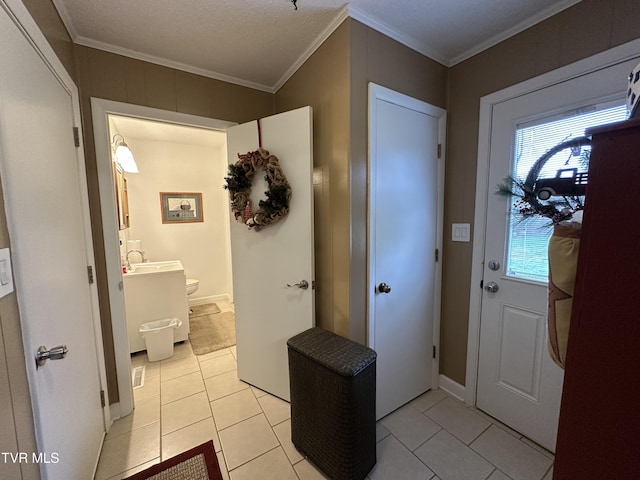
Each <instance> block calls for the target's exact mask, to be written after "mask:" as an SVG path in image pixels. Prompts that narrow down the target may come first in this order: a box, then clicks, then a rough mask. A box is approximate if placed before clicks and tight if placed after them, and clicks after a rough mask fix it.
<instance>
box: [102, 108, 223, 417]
mask: <svg viewBox="0 0 640 480" xmlns="http://www.w3.org/2000/svg"><path fill="white" fill-rule="evenodd" d="M91 104H92V116H93V127H94V139H95V144H96V162H97V169H98V181H99V189H100V203H101V214H102V224H103V236H104V247H105V258H106V264H107V265H106V268H107V279H108V291H109V305H110V310H111V323H112V328H113V337H114V351H115V352H114V353H115V364H116V376H117V383H118V390H119V401H118V402H116V403H113V404H112V405H111V413H112V418H120V417H122V416H125V415H128V414H129V413H131V411H132V410H133V394H132V388H131V373H130V369H131V358H130V351H129V342H128V332H127V330H128V329H127V322H126V314H125V305H124V298H123V295H122V289H123V284H122V250H121V243H123V245H122V246H123V247H124V248H123V250H125V255H126V252H127V251H128V250H126V249H127V243H126V242H127V241H131V240H134V241H135V240H142V241H143V249H146V252H145V253H146V255H149V256H150V257H154V258H155V259H157V260H166V259H167V258H160V257H165V256H176V255H179V256H181V257H183V258H185V259H187V260H185V263H187V265H192V266H190V267H188V268H189V270H187V272H188V273H190V270H191V269H193V272H194V275H193V276H194V277H196V278H197V276H198V275H200V273H199V272H200V270H199V269H200V268H201V267H202V263H204V262H202V261H201V260H199V256H198V249H197V248H195V247H194V246H195V245H197V244H202V243H203V242H204V241H203V240H202V239H198V238H196V237H197V235H196V234H197V233H198V232H187V233H191V235H188V234H185V233H184V232H185V230H184V229H183V228H184V227H185V226H189V225H166V226H167V227H173V228H174V229H175V228H177V229H178V233H176V230H173V231H171V230H167V231H169V232H171V234H170V235H167V234H166V232H160V233H159V232H157V231H154V230H153V227H152V226H150V224H151V222H149V221H147V220H154V221H155V223H156V224H158V223H160V224H161V222H159V220H160V219H161V199H160V192H159V191H156V192H155V193H154V190H157V189H158V188H163V189H164V188H166V189H167V190H166V191H173V190H177V189H179V188H180V187H176V188H169V185H176V183H175V182H183V183H182V184H181V185H185V187H184V188H187V187H186V185H188V182H189V178H190V177H191V178H192V179H193V178H196V177H198V176H202V172H201V171H199V172H196V173H195V174H194V169H195V168H197V167H196V166H194V164H193V159H194V154H195V152H194V149H195V150H200V151H202V150H204V151H206V150H207V149H210V150H211V151H212V152H213V153H212V155H215V154H216V153H215V150H216V149H218V150H222V153H221V154H220V155H219V156H220V158H221V161H219V162H216V164H217V167H218V168H219V170H220V182H215V179H208V183H209V184H210V185H211V188H212V189H215V188H216V187H217V186H218V187H219V190H220V191H221V192H219V193H220V195H222V197H221V198H223V196H224V190H223V189H222V184H223V175H224V172H225V171H226V150H225V145H226V140H225V139H226V133H225V131H226V128H227V127H229V126H232V125H235V123H233V122H226V121H221V120H214V119H210V118H205V117H198V116H194V115H187V114H180V113H176V112H170V111H165V110H159V109H154V108H148V107H141V106H137V105H130V104H126V103H121V102H113V101H108V100H102V99H96V98H92V99H91ZM154 130H155V131H156V133H153V132H154ZM116 133H120V134H121V135H123V136H124V137H125V138H126V139H127V141H128V142H129V143H130V144H131V145H134V144H135V143H137V144H138V146H140V147H141V148H140V149H139V150H142V151H145V152H146V153H145V154H144V155H139V159H140V160H141V161H140V162H138V163H139V170H140V173H138V174H133V173H132V174H130V177H131V178H130V182H129V185H128V188H131V187H134V189H135V190H136V192H135V194H134V195H133V197H134V199H135V198H136V197H139V199H140V200H139V203H138V202H130V206H131V207H132V208H133V211H130V212H129V214H130V217H136V218H137V220H135V221H134V220H133V218H132V220H131V228H129V229H122V230H119V229H118V227H117V226H118V225H120V219H119V218H118V209H117V204H116V198H117V193H116V189H115V184H114V178H113V167H112V155H111V143H112V141H111V140H112V138H113V135H115V134H116ZM212 135H213V137H217V139H215V140H213V139H209V140H206V141H205V140H202V138H205V137H207V136H212ZM158 137H160V141H158ZM163 138H164V139H163ZM196 138H200V139H201V140H199V143H200V147H197V148H196V147H193V144H194V142H195V139H196ZM134 139H135V142H134V141H132V140H134ZM154 139H155V140H154ZM189 142H191V144H192V146H191V147H189V146H188V145H189ZM207 142H209V145H207ZM212 143H215V144H216V145H217V147H214V146H212V145H211V144H212ZM134 150H135V148H134ZM139 153H142V152H139ZM136 161H138V160H136ZM175 164H177V165H178V168H175V167H176V165H175ZM143 165H144V167H143ZM180 165H182V166H183V167H182V168H181V167H180ZM172 168H173V170H172V173H171V174H170V177H169V178H167V179H166V181H168V182H170V184H166V185H167V186H166V187H164V186H159V184H158V183H157V182H162V181H163V180H162V179H158V178H155V179H154V173H153V172H154V170H157V171H156V175H157V174H158V173H159V171H160V169H161V170H162V172H164V173H165V174H166V173H167V172H169V170H171V169H172ZM201 168H202V167H201ZM144 169H146V173H145V170H144ZM133 175H139V178H135V179H133V180H132V178H133ZM160 176H166V175H160ZM145 177H146V178H147V179H151V180H150V183H148V184H147V185H146V186H145V183H146V182H145V181H144V178H145ZM212 180H213V181H212ZM136 183H138V184H139V185H137V187H136V186H135V184H136ZM218 184H219V185H218ZM195 188H200V187H195ZM187 190H192V189H187ZM128 193H129V196H131V193H133V192H132V191H129V192H128ZM151 197H153V198H151ZM205 198H206V197H205ZM130 200H131V199H130ZM136 203H137V205H136ZM226 207H227V204H226V202H225V201H224V200H221V201H220V202H219V204H218V205H217V206H216V205H215V204H214V203H212V204H211V205H209V208H208V206H207V205H206V204H205V205H204V209H207V210H205V212H209V214H210V215H211V214H213V210H212V209H217V208H219V209H220V212H222V211H224V212H225V214H224V215H223V214H222V213H220V215H219V222H215V223H217V224H218V227H220V230H221V231H222V232H226V237H225V236H224V235H220V242H221V249H222V250H225V253H224V254H223V255H222V256H221V258H222V260H221V262H224V263H225V269H227V271H228V272H230V269H231V263H230V262H231V261H230V255H227V254H226V252H228V251H229V249H230V243H229V216H228V215H226ZM212 216H213V215H212ZM136 222H137V223H138V225H137V227H136ZM208 223H209V222H208ZM210 223H211V224H213V222H210ZM145 224H146V226H145ZM192 225H193V224H192ZM202 225H206V224H199V226H202ZM181 227H183V228H181ZM136 228H137V230H136ZM125 230H130V231H129V232H125ZM181 230H182V231H181ZM139 234H140V237H142V234H144V236H145V237H147V239H148V240H145V238H137V236H138V235H139ZM176 236H178V237H180V238H176ZM152 239H153V243H152V242H151V240H152ZM165 240H166V241H165ZM130 245H131V244H130ZM133 255H134V254H132V255H131V256H132V257H133ZM131 259H133V258H131ZM125 261H126V259H125ZM211 261H215V259H209V260H208V262H211ZM202 276H203V277H206V274H205V273H203V274H202ZM230 277H231V275H230V273H229V275H228V279H226V280H224V281H227V280H228V282H229V285H230V284H231V281H230ZM211 283H215V281H214V280H211ZM228 288H229V290H228V293H229V295H232V292H231V286H229V287H228ZM204 293H206V290H205V292H204Z"/></svg>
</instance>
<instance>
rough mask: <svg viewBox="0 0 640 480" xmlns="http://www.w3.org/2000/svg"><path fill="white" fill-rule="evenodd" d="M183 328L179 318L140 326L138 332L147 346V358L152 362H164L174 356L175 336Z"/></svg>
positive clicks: (165, 319)
mask: <svg viewBox="0 0 640 480" xmlns="http://www.w3.org/2000/svg"><path fill="white" fill-rule="evenodd" d="M181 326H182V320H180V319H178V318H164V319H162V320H156V321H154V322H147V323H143V324H142V325H140V329H139V330H138V331H139V332H140V334H141V335H142V337H143V338H144V343H145V344H146V346H147V357H148V358H149V361H150V362H157V361H158V360H164V359H165V358H169V357H171V356H172V355H173V334H174V332H175V331H176V330H177V329H178V328H180V327H181Z"/></svg>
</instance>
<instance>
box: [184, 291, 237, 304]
mask: <svg viewBox="0 0 640 480" xmlns="http://www.w3.org/2000/svg"><path fill="white" fill-rule="evenodd" d="M222 300H228V301H231V296H230V295H229V294H228V293H223V294H222V295H211V296H209V297H198V298H193V299H191V298H190V299H189V306H193V305H204V304H205V303H213V302H219V301H222Z"/></svg>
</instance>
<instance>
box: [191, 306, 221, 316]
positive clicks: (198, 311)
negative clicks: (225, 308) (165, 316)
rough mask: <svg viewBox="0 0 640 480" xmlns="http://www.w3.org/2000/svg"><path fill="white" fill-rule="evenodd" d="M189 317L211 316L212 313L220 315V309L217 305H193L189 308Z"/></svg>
mask: <svg viewBox="0 0 640 480" xmlns="http://www.w3.org/2000/svg"><path fill="white" fill-rule="evenodd" d="M191 312H192V313H190V314H189V315H190V316H194V317H195V316H198V315H211V314H212V313H220V307H219V306H218V304H217V303H205V304H204V305H194V306H192V307H191Z"/></svg>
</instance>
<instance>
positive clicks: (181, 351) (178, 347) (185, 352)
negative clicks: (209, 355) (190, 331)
mask: <svg viewBox="0 0 640 480" xmlns="http://www.w3.org/2000/svg"><path fill="white" fill-rule="evenodd" d="M193 356H194V355H193V349H192V348H191V343H189V340H186V341H184V342H182V343H176V344H174V345H173V357H171V358H173V359H174V360H179V359H181V358H185V357H193Z"/></svg>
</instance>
